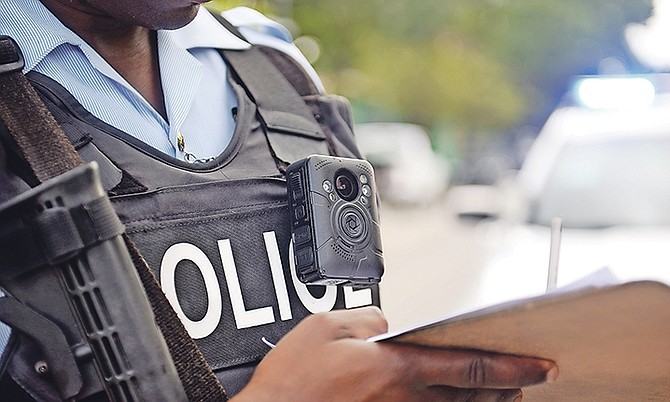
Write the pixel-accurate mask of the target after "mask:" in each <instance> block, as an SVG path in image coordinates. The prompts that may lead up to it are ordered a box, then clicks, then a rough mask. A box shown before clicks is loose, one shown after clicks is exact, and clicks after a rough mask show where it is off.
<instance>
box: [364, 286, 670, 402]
mask: <svg viewBox="0 0 670 402" xmlns="http://www.w3.org/2000/svg"><path fill="white" fill-rule="evenodd" d="M370 340H371V341H378V342H382V341H383V342H387V341H393V342H406V343H413V344H420V345H426V346H435V347H451V348H465V349H478V350H486V351H492V352H500V353H509V354H514V355H523V356H537V357H542V358H546V359H550V360H553V361H555V362H557V364H558V368H559V373H560V374H559V377H558V380H557V381H556V382H554V383H552V384H540V385H535V386H531V387H528V388H524V401H561V402H564V401H570V402H574V401H585V402H586V401H588V402H593V401H607V402H610V401H670V287H668V286H667V285H665V284H663V283H661V282H655V281H639V282H628V283H624V284H620V285H613V286H607V287H602V288H586V289H580V290H577V291H571V292H564V293H560V292H557V293H549V294H546V295H543V296H539V297H533V298H529V299H524V300H518V301H513V302H508V303H504V304H500V305H496V306H493V307H489V308H485V309H482V310H477V311H474V312H471V313H466V314H464V315H459V316H455V317H451V318H447V319H444V320H439V321H435V322H432V323H428V324H426V325H422V326H419V327H415V328H413V329H410V330H407V331H402V332H396V333H390V334H385V335H382V336H378V337H375V338H371V339H370Z"/></svg>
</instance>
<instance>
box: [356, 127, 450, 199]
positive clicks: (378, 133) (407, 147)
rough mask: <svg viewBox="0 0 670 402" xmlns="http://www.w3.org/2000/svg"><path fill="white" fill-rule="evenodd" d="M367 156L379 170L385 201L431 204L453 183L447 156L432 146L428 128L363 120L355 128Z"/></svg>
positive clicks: (378, 182) (376, 172) (378, 175)
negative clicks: (363, 121)
mask: <svg viewBox="0 0 670 402" xmlns="http://www.w3.org/2000/svg"><path fill="white" fill-rule="evenodd" d="M355 133H356V139H357V142H358V145H359V147H360V149H361V152H362V153H363V156H364V157H365V158H366V159H367V160H368V161H369V162H370V163H371V164H372V166H373V167H374V169H375V178H376V182H377V187H378V189H379V194H380V197H381V199H382V201H387V202H390V203H393V204H403V205H417V204H427V203H430V202H432V201H434V200H435V199H437V198H438V197H440V196H441V195H442V194H443V193H444V192H445V190H446V189H447V187H448V185H449V180H450V168H449V164H448V162H447V161H446V159H444V158H442V157H440V156H438V155H437V154H436V153H435V152H434V151H433V149H432V147H431V143H430V138H429V137H428V133H427V132H426V130H425V129H424V128H423V127H421V126H419V125H415V124H408V123H361V124H358V125H356V127H355Z"/></svg>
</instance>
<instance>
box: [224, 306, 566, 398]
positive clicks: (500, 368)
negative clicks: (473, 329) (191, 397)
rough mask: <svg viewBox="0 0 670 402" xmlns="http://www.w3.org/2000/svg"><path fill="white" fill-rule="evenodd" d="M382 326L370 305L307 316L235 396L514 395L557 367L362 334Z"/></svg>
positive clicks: (381, 330) (551, 376)
mask: <svg viewBox="0 0 670 402" xmlns="http://www.w3.org/2000/svg"><path fill="white" fill-rule="evenodd" d="M386 330H387V323H386V320H385V319H384V317H383V316H382V314H381V311H380V310H379V309H377V308H373V307H366V308H362V309H357V310H349V311H343V310H342V311H334V312H330V313H325V314H317V315H314V316H310V317H308V318H306V319H304V320H303V321H302V322H301V323H300V324H299V325H298V326H296V327H295V328H294V329H293V330H292V331H291V332H289V333H288V334H287V335H286V336H285V337H284V338H283V339H282V340H281V341H280V342H279V343H278V344H277V347H276V349H273V350H272V351H270V352H269V353H268V354H267V356H266V357H265V359H263V361H262V362H261V363H260V365H259V366H258V368H257V369H256V372H255V374H254V376H253V377H252V379H251V381H250V382H249V384H248V385H247V387H246V388H244V389H243V390H242V391H241V392H240V393H239V394H238V395H237V396H236V397H235V398H234V399H233V400H234V401H240V402H241V401H247V400H248V401H347V402H349V401H374V400H380V401H422V402H423V401H433V400H443V401H466V400H467V401H516V400H520V399H521V390H520V388H521V387H524V386H527V385H532V384H537V383H542V382H545V381H547V380H549V381H553V380H554V379H555V378H556V376H557V374H558V369H557V367H556V365H555V364H554V363H553V362H550V361H546V360H539V359H531V358H521V357H514V356H507V355H496V354H491V353H484V352H471V351H460V350H449V349H435V348H425V347H419V346H413V345H404V344H399V343H393V342H379V343H372V342H366V341H365V339H366V338H368V337H370V336H373V335H377V334H380V333H384V332H386ZM517 398H518V399H517Z"/></svg>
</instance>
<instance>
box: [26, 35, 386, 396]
mask: <svg viewBox="0 0 670 402" xmlns="http://www.w3.org/2000/svg"><path fill="white" fill-rule="evenodd" d="M223 57H224V58H225V60H226V62H227V63H228V65H229V67H230V69H229V70H230V73H229V76H228V77H227V79H228V80H229V81H230V83H231V84H232V86H233V88H234V91H235V93H236V95H237V99H238V107H237V108H236V109H235V110H232V111H230V110H224V111H221V113H233V114H234V117H235V119H236V122H237V126H236V129H235V133H234V135H233V139H232V142H231V143H230V145H229V146H228V148H227V149H226V150H225V151H224V153H223V154H221V155H219V156H218V157H216V158H215V159H214V160H211V161H208V162H200V163H188V162H184V161H180V160H177V159H175V158H171V157H169V156H166V155H164V154H162V153H160V152H158V151H156V150H154V149H152V148H151V147H149V146H147V145H146V144H144V143H142V142H140V141H138V140H137V139H135V138H133V137H131V136H130V135H128V134H127V133H124V132H122V131H120V130H118V129H116V128H114V127H111V126H109V125H108V124H106V123H104V122H102V121H100V120H98V119H97V118H95V117H94V116H93V115H91V114H90V113H88V112H87V111H86V110H85V109H84V108H83V107H82V106H81V105H80V104H79V103H78V102H77V101H76V100H75V99H74V98H73V97H72V95H71V94H69V93H68V92H67V91H66V90H65V89H64V88H63V87H61V86H60V85H59V84H58V83H56V82H55V81H53V80H51V79H50V78H48V77H45V76H43V75H41V74H38V73H34V72H32V73H29V74H28V78H29V80H30V81H31V83H32V84H33V85H34V86H35V88H36V89H37V90H38V92H39V94H40V95H41V96H42V98H43V99H44V101H45V103H46V104H47V107H48V108H49V109H50V111H51V112H52V113H53V114H54V116H55V117H56V120H57V121H58V122H59V123H60V124H61V125H62V127H63V129H64V131H65V132H66V134H67V135H68V137H69V138H70V140H71V141H72V142H73V144H74V145H75V147H76V148H77V150H78V152H79V153H80V155H81V156H82V158H83V159H84V160H86V161H96V162H98V164H99V166H100V170H101V173H102V174H101V176H102V181H103V185H104V186H105V189H106V190H107V191H108V194H109V195H110V198H111V200H112V203H113V205H114V208H115V210H116V211H117V213H118V215H119V217H120V218H121V221H122V222H123V223H124V224H125V226H126V231H127V233H128V234H129V235H130V236H131V238H132V239H133V240H134V242H135V243H136V244H137V246H138V247H139V249H140V251H141V252H142V255H143V256H144V257H145V258H146V260H147V261H148V263H149V266H150V267H151V268H152V270H153V271H154V273H155V274H156V277H157V278H158V279H159V281H160V284H161V287H162V289H163V291H164V292H165V294H166V296H167V298H168V299H169V301H170V302H171V304H172V305H173V307H174V308H175V310H176V312H177V314H178V316H179V317H180V318H181V320H182V322H183V323H184V324H185V326H186V328H187V330H188V331H189V334H190V335H191V337H193V338H194V339H195V340H196V343H197V345H198V346H199V347H200V348H201V349H202V351H203V353H204V356H205V358H206V359H207V361H208V362H209V364H210V365H211V367H212V369H213V370H214V372H215V373H216V374H217V377H219V379H220V380H221V382H222V383H223V384H224V387H225V388H226V390H227V391H228V393H229V394H231V395H232V394H234V393H236V392H237V391H238V390H239V389H240V388H241V387H242V386H243V385H244V384H245V383H246V381H247V380H248V378H249V376H250V375H251V373H252V372H253V367H255V365H256V364H257V363H258V361H259V360H260V359H261V358H262V357H263V356H264V355H265V353H267V351H268V350H269V346H268V345H267V343H266V342H270V343H275V342H277V341H278V340H279V339H280V338H281V337H282V336H283V335H284V334H285V333H286V332H287V331H289V330H290V329H291V328H293V327H294V326H295V325H296V324H297V323H298V322H299V321H300V320H301V319H302V318H304V317H305V316H307V315H309V314H311V313H316V312H322V311H329V310H332V309H342V308H354V307H360V306H364V305H370V304H375V305H379V293H378V289H377V287H372V288H365V289H353V288H343V287H313V286H310V287H307V286H305V285H304V284H302V283H301V282H300V281H299V280H298V279H297V277H296V275H295V270H294V267H293V259H292V258H289V256H290V253H291V248H292V244H291V236H290V220H289V217H288V212H287V211H288V207H287V191H286V181H285V178H284V170H285V168H286V166H288V164H290V163H291V162H294V161H296V160H298V159H301V158H303V157H306V156H308V155H310V154H331V155H339V156H345V157H360V155H359V152H358V150H357V148H356V146H355V141H354V137H353V133H352V129H351V127H352V126H351V114H350V109H349V104H348V103H347V101H346V100H344V99H343V98H341V97H337V96H332V95H323V94H319V93H318V91H317V90H316V88H314V85H313V83H312V82H311V80H310V79H309V78H308V77H307V76H306V75H305V74H304V73H303V71H302V69H301V68H300V67H299V66H298V65H297V64H296V63H295V62H294V61H293V60H292V59H290V58H289V57H287V56H286V55H284V54H283V53H280V52H278V51H276V50H274V49H269V48H263V47H259V46H253V47H251V48H250V49H247V50H241V51H237V50H236V51H225V52H223ZM211 135H217V133H212V134H211ZM315 358H319V357H315ZM287 369H290V368H288V367H287Z"/></svg>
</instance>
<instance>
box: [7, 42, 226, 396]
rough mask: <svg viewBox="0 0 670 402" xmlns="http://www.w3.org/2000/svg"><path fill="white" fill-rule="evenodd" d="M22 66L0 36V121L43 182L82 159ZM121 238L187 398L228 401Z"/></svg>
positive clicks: (142, 264) (16, 51) (12, 46)
mask: <svg viewBox="0 0 670 402" xmlns="http://www.w3.org/2000/svg"><path fill="white" fill-rule="evenodd" d="M23 66H24V62H23V57H22V55H21V51H20V49H19V47H18V45H17V44H16V42H14V40H13V39H11V38H10V37H8V36H0V120H2V121H3V122H4V124H5V125H6V126H7V129H8V130H9V132H10V135H11V136H12V138H13V139H14V141H15V142H16V143H17V145H18V146H19V148H20V149H21V151H22V153H23V156H24V158H25V159H26V161H27V162H28V164H29V165H30V166H31V168H32V170H33V172H34V174H35V177H36V178H37V179H38V180H39V181H40V182H43V181H45V180H47V179H49V178H52V177H55V176H58V175H60V174H62V173H64V172H66V171H68V170H70V169H72V168H74V167H76V166H78V165H80V164H82V163H83V160H82V159H81V158H80V157H79V155H78V154H77V152H76V151H75V149H74V147H73V146H72V144H71V143H70V141H69V140H68V139H67V137H66V136H65V133H64V132H63V130H62V129H61V128H60V126H58V123H57V122H56V120H55V119H54V117H53V116H52V115H51V113H50V112H49V110H48V109H47V107H46V106H45V105H44V103H43V102H42V100H41V99H40V97H39V95H38V94H37V92H36V91H35V89H34V88H33V87H32V86H31V85H30V83H29V82H28V80H27V79H26V77H25V76H24V75H23V74H22V69H23ZM124 240H125V241H126V244H127V246H128V249H129V251H130V254H131V256H132V259H133V262H134V263H135V267H136V268H137V270H138V273H139V276H140V278H141V279H142V283H143V285H144V288H145V291H146V293H147V296H148V298H149V301H150V303H151V306H152V308H153V310H154V315H155V317H156V323H157V324H158V326H159V328H160V329H161V332H162V333H163V337H164V338H165V340H166V343H167V346H168V348H169V350H170V354H171V355H172V359H173V361H174V363H175V366H176V368H177V372H178V373H179V377H180V379H181V381H182V385H183V386H184V389H185V391H186V395H187V396H188V398H189V401H212V402H214V401H224V400H227V399H228V398H227V396H226V393H225V391H224V390H223V387H222V386H221V384H220V383H219V381H218V380H217V379H216V376H215V375H214V373H213V372H212V370H211V369H210V367H209V365H208V364H207V362H206V360H205V358H204V356H203V355H202V352H201V351H200V349H198V347H197V345H196V344H195V341H193V339H191V337H190V336H189V335H188V332H187V331H186V329H185V328H184V326H183V324H182V323H181V321H180V320H179V318H178V317H177V315H176V314H175V312H174V310H173V309H172V307H171V306H170V303H169V301H168V300H167V298H166V297H165V295H164V294H163V292H162V290H161V289H160V286H159V285H158V281H157V280H156V278H155V276H154V274H153V273H152V271H151V269H150V268H149V266H148V265H147V263H146V261H145V260H144V258H142V256H141V255H140V253H139V250H137V247H136V246H135V245H134V244H133V242H132V241H131V240H130V238H129V237H128V236H127V235H125V236H124Z"/></svg>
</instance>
